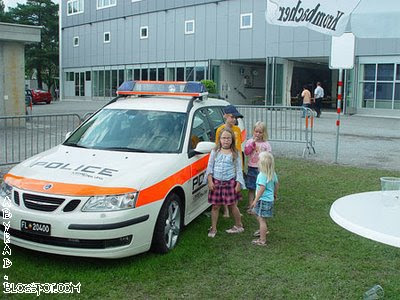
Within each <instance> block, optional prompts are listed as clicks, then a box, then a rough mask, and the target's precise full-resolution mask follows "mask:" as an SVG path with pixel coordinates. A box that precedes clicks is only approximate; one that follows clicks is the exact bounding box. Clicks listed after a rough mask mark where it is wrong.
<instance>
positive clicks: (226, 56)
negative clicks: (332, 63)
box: [60, 0, 400, 116]
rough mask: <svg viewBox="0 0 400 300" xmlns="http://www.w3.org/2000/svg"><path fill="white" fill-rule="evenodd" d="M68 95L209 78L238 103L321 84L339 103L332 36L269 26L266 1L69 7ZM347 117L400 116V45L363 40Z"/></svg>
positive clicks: (268, 100)
mask: <svg viewBox="0 0 400 300" xmlns="http://www.w3.org/2000/svg"><path fill="white" fill-rule="evenodd" d="M60 5H61V26H60V27H61V46H60V47H61V68H60V69H61V76H60V77H61V92H62V94H61V96H62V99H88V100H96V99H110V98H112V97H114V96H115V92H116V89H117V87H118V86H119V84H121V83H122V82H123V81H124V80H203V79H211V80H214V81H215V82H216V83H217V88H218V95H219V96H220V97H221V98H224V99H227V100H228V101H230V102H232V103H234V104H249V105H253V104H266V105H297V104H299V99H298V94H299V93H300V92H301V90H302V86H304V85H306V86H308V87H309V88H310V90H311V91H313V90H314V88H315V86H316V83H317V82H318V81H320V82H321V83H322V86H323V88H324V89H325V92H326V97H325V99H324V105H325V106H329V107H334V106H335V105H336V89H337V88H336V86H337V78H338V72H337V70H330V69H329V67H328V64H329V54H330V45H331V38H330V36H327V35H323V34H320V33H317V32H313V31H310V30H308V29H306V28H291V27H278V26H274V25H270V24H268V23H267V22H266V20H265V10H266V1H264V0H219V1H216V0H214V1H211V0H91V1H90V0H66V1H61V3H60ZM355 54H356V57H355V62H356V63H355V67H354V69H353V70H348V71H346V72H345V80H344V83H345V87H344V92H345V95H344V109H345V111H346V112H347V113H364V114H378V115H395V116H400V39H356V49H355Z"/></svg>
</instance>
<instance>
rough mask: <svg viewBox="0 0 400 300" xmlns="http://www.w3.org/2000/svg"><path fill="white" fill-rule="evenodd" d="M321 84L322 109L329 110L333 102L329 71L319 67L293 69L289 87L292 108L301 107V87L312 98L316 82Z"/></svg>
mask: <svg viewBox="0 0 400 300" xmlns="http://www.w3.org/2000/svg"><path fill="white" fill-rule="evenodd" d="M318 81H319V82H321V86H322V87H323V89H324V92H325V97H324V100H323V101H322V107H325V108H331V107H332V103H333V102H334V100H333V99H332V74H331V70H330V69H328V68H327V67H325V66H321V67H319V68H318V67H310V68H308V67H305V66H302V67H298V66H297V67H296V66H294V67H293V76H292V86H291V102H292V106H296V105H298V106H301V104H302V99H301V96H300V95H301V92H302V91H303V86H304V85H305V86H307V87H308V89H309V90H310V92H311V95H312V97H314V89H315V88H316V86H317V82H318Z"/></svg>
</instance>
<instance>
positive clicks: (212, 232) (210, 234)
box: [208, 228, 217, 238]
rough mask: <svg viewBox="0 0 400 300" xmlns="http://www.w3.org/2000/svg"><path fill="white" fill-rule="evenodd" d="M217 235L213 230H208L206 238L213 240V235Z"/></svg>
mask: <svg viewBox="0 0 400 300" xmlns="http://www.w3.org/2000/svg"><path fill="white" fill-rule="evenodd" d="M216 234H217V231H216V230H215V231H212V229H211V228H210V229H209V230H208V237H209V238H215V235H216Z"/></svg>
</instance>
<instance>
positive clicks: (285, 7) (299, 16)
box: [266, 0, 360, 35]
mask: <svg viewBox="0 0 400 300" xmlns="http://www.w3.org/2000/svg"><path fill="white" fill-rule="evenodd" d="M359 1H360V0H336V1H327V0H326V1H325V0H297V1H293V0H267V11H266V19H267V21H268V22H269V23H271V24H275V25H281V26H306V27H308V28H310V29H313V30H316V31H319V32H322V33H325V34H329V35H341V34H342V33H343V32H344V30H345V28H346V25H347V22H348V20H349V15H350V13H351V12H352V11H353V10H354V8H355V7H356V6H357V4H358V2H359Z"/></svg>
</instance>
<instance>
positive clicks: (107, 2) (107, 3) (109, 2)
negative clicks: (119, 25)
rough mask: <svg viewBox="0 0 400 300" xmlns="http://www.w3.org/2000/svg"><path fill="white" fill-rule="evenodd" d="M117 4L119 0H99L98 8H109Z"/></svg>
mask: <svg viewBox="0 0 400 300" xmlns="http://www.w3.org/2000/svg"><path fill="white" fill-rule="evenodd" d="M115 5H117V0H97V9H102V8H107V7H111V6H115Z"/></svg>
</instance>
